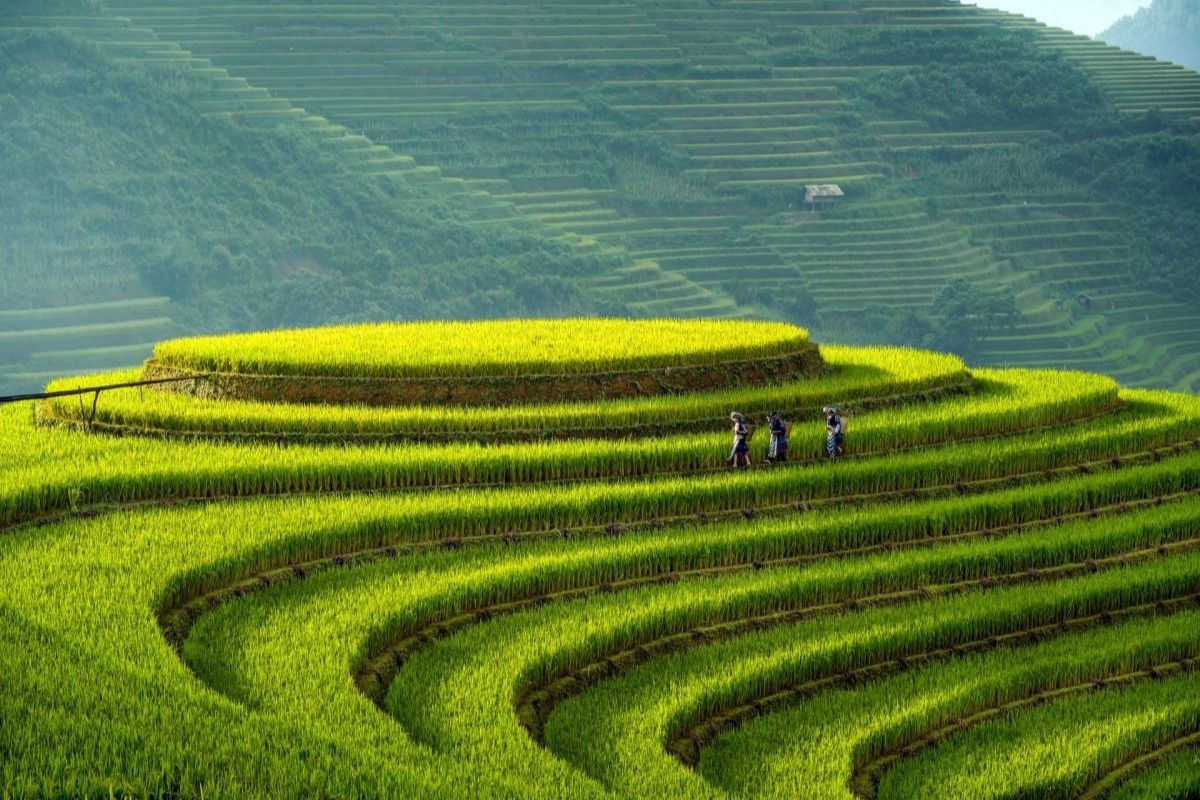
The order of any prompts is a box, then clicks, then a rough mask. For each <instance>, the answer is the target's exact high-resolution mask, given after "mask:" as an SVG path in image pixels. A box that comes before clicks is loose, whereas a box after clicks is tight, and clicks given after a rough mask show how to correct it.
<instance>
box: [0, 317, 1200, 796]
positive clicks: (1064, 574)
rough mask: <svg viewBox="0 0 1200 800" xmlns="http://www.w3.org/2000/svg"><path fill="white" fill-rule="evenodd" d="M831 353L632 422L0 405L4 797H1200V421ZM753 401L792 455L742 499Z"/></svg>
mask: <svg viewBox="0 0 1200 800" xmlns="http://www.w3.org/2000/svg"><path fill="white" fill-rule="evenodd" d="M589 324H591V323H587V322H580V323H573V325H574V326H575V332H574V341H577V342H586V341H588V340H589V338H592V339H594V338H595V331H594V330H591V329H589V328H588V325H589ZM482 330H483V329H482V328H480V331H481V332H482ZM689 330H690V332H691V337H690V338H691V340H692V342H693V343H694V345H695V347H694V348H693V349H692V350H691V355H690V356H688V355H686V354H684V355H683V356H682V357H681V361H680V363H681V364H686V363H688V362H689V359H690V360H691V361H692V362H693V363H694V360H695V359H696V358H705V357H707V358H709V359H712V360H714V361H715V360H716V359H717V358H719V353H720V347H719V346H717V344H718V343H720V342H724V341H726V339H727V338H728V336H729V329H728V328H723V327H710V326H709V324H708V323H693V324H692V327H690V329H689ZM747 330H749V329H747ZM802 333H803V332H801V331H799V330H795V331H793V335H794V336H800V335H801V334H802ZM337 335H338V334H337V332H333V333H329V332H313V333H311V334H308V335H306V340H307V341H310V342H320V341H322V337H325V338H324V341H325V345H324V346H323V347H320V348H318V349H320V350H321V351H322V352H325V353H326V354H327V355H328V356H329V358H330V360H334V357H335V356H336V355H337V353H338V352H339V346H336V345H334V344H332V343H333V342H334V341H335V340H336V337H337ZM476 338H478V339H480V340H481V341H482V338H483V337H476ZM470 339H471V337H470V335H469V333H468V334H467V335H465V338H464V341H470ZM636 340H637V337H636V335H631V336H630V337H628V341H630V342H635V341H636ZM254 342H255V339H253V338H244V339H241V340H230V341H228V342H225V349H226V350H228V351H231V352H237V353H239V355H240V357H241V358H244V359H246V358H250V357H251V356H252V355H253V353H252V345H253V343H254ZM550 344H552V343H546V342H543V345H542V348H543V349H542V350H539V351H538V352H533V353H530V354H529V357H530V358H532V359H535V360H545V359H546V358H547V357H549V356H550V355H552V354H553V353H554V352H555V350H553V349H551V348H550ZM705 344H709V345H712V347H707V348H706V347H703V346H701V345H705ZM493 345H494V343H490V342H489V343H488V345H487V346H485V347H481V350H480V354H481V356H482V355H484V354H485V351H486V352H491V353H492V354H494V352H495V350H494V347H493ZM183 347H184V349H186V344H184V345H183ZM340 348H341V352H344V353H345V354H346V355H347V363H348V364H353V363H354V362H355V361H356V360H359V361H361V358H356V350H355V349H354V345H353V344H351V345H346V344H344V343H343V344H342V345H340ZM365 349H366V350H368V351H369V349H370V348H369V347H368V348H365ZM583 349H586V348H583ZM179 350H180V346H179V345H174V346H172V347H164V348H163V349H162V351H163V352H169V351H175V352H178V351H179ZM610 350H611V348H610ZM705 350H708V351H709V355H708V356H697V355H696V354H697V353H701V352H704V351H705ZM646 352H647V353H652V352H653V351H652V350H647V351H646ZM820 352H821V356H822V359H823V363H824V365H825V371H824V372H823V373H822V374H820V375H816V376H810V377H794V378H789V379H786V380H775V381H772V380H765V381H764V380H756V381H755V382H753V383H750V384H748V385H745V386H741V387H737V388H732V389H730V388H721V389H714V390H707V391H692V392H687V393H684V394H672V393H669V392H668V393H662V394H659V395H657V396H648V397H640V398H626V399H621V400H597V401H590V402H572V403H560V404H546V403H537V404H522V403H521V402H515V403H514V404H509V405H502V406H499V407H495V406H489V407H477V408H470V407H462V406H444V407H424V408H405V407H367V406H337V405H324V406H321V405H302V404H291V403H268V402H256V401H247V400H231V399H212V398H207V397H205V396H200V395H193V394H189V393H187V392H180V391H174V392H163V391H159V390H156V389H152V388H143V389H130V390H120V391H116V392H106V393H104V394H102V395H101V396H100V398H99V401H98V403H97V405H96V408H95V415H94V416H93V415H92V413H91V408H90V405H91V400H92V398H91V397H90V396H89V397H86V398H84V403H83V405H82V406H81V405H80V403H79V399H78V398H62V399H58V400H54V401H49V402H46V403H40V404H38V405H37V406H36V407H35V408H34V409H33V411H32V413H31V410H30V408H29V407H27V406H15V407H6V408H4V409H2V410H0V457H2V458H3V459H4V462H5V463H6V464H9V465H16V466H15V467H12V468H6V471H5V472H4V481H3V482H2V483H0V525H2V526H3V528H2V530H3V532H2V533H0V587H2V588H0V676H3V677H0V686H2V687H3V689H4V691H3V692H0V722H3V725H2V726H0V753H2V754H3V758H0V791H2V792H3V794H4V795H5V796H11V797H44V796H109V795H112V796H126V795H128V796H138V797H143V796H155V797H165V796H172V797H201V796H203V797H214V796H218V797H230V796H237V797H313V796H338V797H378V796H403V797H430V798H435V797H436V798H454V797H522V798H524V797H547V798H563V797H569V798H584V797H598V798H599V797H706V798H719V797H742V796H763V797H806V798H810V797H819V798H826V797H828V798H849V797H880V798H885V797H895V798H910V797H917V796H922V797H924V796H931V797H933V796H938V797H940V796H945V797H955V798H975V797H978V798H983V797H998V796H1030V795H1031V794H1032V793H1033V792H1035V791H1036V792H1039V793H1040V794H1039V795H1038V796H1044V797H1188V796H1192V795H1194V794H1195V793H1196V792H1197V791H1200V783H1197V780H1198V776H1200V770H1197V769H1196V763H1197V762H1196V758H1197V753H1198V752H1200V751H1198V749H1197V746H1198V745H1200V741H1198V739H1200V691H1197V686H1196V683H1197V671H1196V668H1197V666H1200V660H1197V659H1200V538H1198V536H1200V530H1198V529H1197V527H1196V520H1197V519H1198V518H1200V400H1198V399H1197V398H1196V397H1194V396H1191V395H1186V394H1178V393H1168V392H1163V391H1149V390H1138V389H1125V388H1120V387H1118V385H1117V384H1116V383H1115V382H1114V381H1113V380H1112V379H1111V378H1107V377H1102V376H1096V375H1089V374H1086V373H1078V372H1059V371H1044V370H971V371H968V370H967V369H966V368H965V367H964V365H963V364H962V362H961V361H960V360H958V359H956V358H953V357H949V356H941V355H936V354H930V353H922V352H918V351H908V350H896V349H871V348H854V347H835V346H822V347H821V348H820ZM358 355H359V356H361V354H358ZM559 357H560V358H561V356H559ZM595 357H597V358H602V359H608V360H610V364H609V366H611V367H613V368H616V367H619V366H620V365H622V364H623V363H625V362H624V361H623V360H622V359H624V358H627V356H618V357H616V358H615V360H613V359H614V356H613V355H612V353H611V352H610V353H608V354H607V355H602V354H601V351H599V350H597V351H596V354H595ZM656 357H657V356H656ZM425 363H427V364H428V365H429V368H431V369H437V368H439V367H436V366H435V364H436V363H437V362H436V361H428V360H427V361H426V362H425ZM295 366H296V368H295V369H294V370H292V371H293V372H300V371H302V370H301V369H300V368H301V367H305V368H311V364H309V365H305V364H304V363H302V362H298V363H297V364H296V365H295ZM601 366H604V365H603V364H602V365H601ZM443 368H444V367H443ZM447 369H448V368H447ZM336 372H337V371H336V370H335V371H334V373H336ZM483 372H485V373H486V370H484V371H483ZM121 377H133V376H132V375H129V374H123V375H122V376H121ZM459 377H461V369H459V368H454V369H449V371H448V372H447V375H446V379H447V380H455V379H457V378H459ZM379 379H380V380H383V379H385V378H382V377H381V378H379ZM81 382H84V381H83V379H80V380H74V379H72V380H67V381H64V382H62V383H61V384H58V385H56V386H55V387H53V388H64V387H66V386H69V385H71V384H72V383H81ZM197 385H199V384H197ZM192 388H193V389H194V388H195V387H192ZM828 403H837V404H839V405H841V406H842V407H843V408H844V409H846V418H847V419H848V421H849V429H848V440H847V445H848V449H847V453H846V456H845V457H844V458H843V459H841V460H838V461H829V460H828V459H825V458H823V457H822V453H823V445H824V434H825V431H824V427H823V425H822V421H823V420H822V416H821V413H820V410H821V406H822V405H825V404H828ZM735 407H736V408H737V409H738V410H741V411H743V412H745V413H746V414H747V416H748V418H749V419H750V420H751V421H752V422H755V423H760V422H761V421H762V417H763V415H764V414H765V413H767V412H768V411H773V410H782V411H784V412H785V415H786V417H787V418H788V419H789V420H790V421H792V422H793V425H794V427H793V434H792V448H791V460H790V461H788V462H787V463H781V464H774V465H768V464H766V463H765V462H763V461H762V458H761V456H762V451H763V450H764V449H765V445H766V442H765V438H766V435H765V433H764V432H761V431H760V432H759V433H757V434H756V435H755V436H753V437H752V439H751V447H752V450H753V461H754V466H753V467H752V468H750V469H747V470H736V471H731V470H728V469H726V468H724V465H723V458H724V456H725V455H726V453H727V452H728V446H729V435H728V433H725V432H723V430H724V429H725V428H726V426H727V424H728V413H729V411H731V410H733V408H735Z"/></svg>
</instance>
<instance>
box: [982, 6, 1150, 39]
mask: <svg viewBox="0 0 1200 800" xmlns="http://www.w3.org/2000/svg"><path fill="white" fill-rule="evenodd" d="M977 4H978V5H980V6H983V7H986V8H998V9H1001V10H1003V11H1011V12H1013V13H1015V14H1024V15H1025V16H1027V17H1033V18H1035V19H1038V20H1041V21H1042V22H1044V23H1046V24H1047V25H1054V26H1055V27H1059V28H1066V29H1067V30H1070V31H1074V32H1075V33H1082V34H1084V35H1085V36H1095V35H1097V34H1098V33H1100V32H1101V31H1103V30H1104V29H1105V28H1107V27H1108V26H1110V25H1112V24H1113V23H1114V22H1115V21H1116V20H1118V19H1120V18H1121V17H1123V16H1126V15H1128V14H1133V13H1136V12H1137V11H1138V10H1139V9H1141V8H1144V7H1145V6H1147V5H1149V0H1055V2H1053V3H1047V2H1045V0H979V2H978V3H977Z"/></svg>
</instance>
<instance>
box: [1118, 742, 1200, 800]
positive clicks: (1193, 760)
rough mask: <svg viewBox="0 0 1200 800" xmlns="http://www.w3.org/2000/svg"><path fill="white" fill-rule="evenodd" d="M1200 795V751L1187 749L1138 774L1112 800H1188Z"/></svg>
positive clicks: (1119, 789) (1119, 787) (1199, 748)
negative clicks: (1199, 793)
mask: <svg viewBox="0 0 1200 800" xmlns="http://www.w3.org/2000/svg"><path fill="white" fill-rule="evenodd" d="M1198 792H1200V747H1192V748H1188V749H1184V750H1182V751H1180V752H1177V753H1175V754H1174V755H1171V756H1169V757H1168V758H1166V759H1164V760H1163V761H1162V762H1161V763H1158V764H1154V765H1152V766H1150V767H1148V768H1146V769H1145V770H1143V771H1142V772H1140V773H1135V774H1134V775H1133V776H1132V777H1130V778H1129V779H1128V781H1127V782H1126V783H1124V784H1123V785H1121V786H1118V787H1117V788H1116V789H1115V790H1114V791H1113V792H1112V794H1111V795H1109V796H1110V797H1111V798H1112V800H1187V798H1189V797H1195V796H1196V794H1197V793H1198Z"/></svg>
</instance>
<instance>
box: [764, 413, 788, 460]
mask: <svg viewBox="0 0 1200 800" xmlns="http://www.w3.org/2000/svg"><path fill="white" fill-rule="evenodd" d="M767 423H768V425H770V428H771V442H770V444H768V445H767V461H771V462H775V463H779V462H783V461H787V456H788V435H789V434H790V433H791V427H792V426H791V425H789V424H787V423H786V422H784V421H783V415H781V414H780V413H779V412H778V411H772V412H771V416H770V417H769V418H768V420H767Z"/></svg>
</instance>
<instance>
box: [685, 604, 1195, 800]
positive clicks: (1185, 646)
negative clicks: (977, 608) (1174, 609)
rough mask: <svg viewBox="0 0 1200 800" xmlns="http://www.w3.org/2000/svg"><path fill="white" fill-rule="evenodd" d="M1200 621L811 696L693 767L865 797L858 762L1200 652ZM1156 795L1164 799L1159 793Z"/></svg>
mask: <svg viewBox="0 0 1200 800" xmlns="http://www.w3.org/2000/svg"><path fill="white" fill-rule="evenodd" d="M1198 623H1200V616H1198V614H1197V612H1185V613H1181V614H1178V615H1175V616H1168V617H1163V618H1158V619H1151V620H1137V621H1135V622H1130V623H1124V624H1119V625H1116V626H1114V627H1111V628H1100V629H1097V630H1091V631H1087V632H1084V633H1081V634H1075V635H1068V636H1064V637H1063V638H1061V639H1056V640H1053V641H1050V642H1048V643H1044V644H1040V645H1036V646H1031V647H1025V648H1018V649H1002V650H996V651H992V652H988V653H983V654H976V655H971V656H967V657H965V658H963V659H962V660H957V661H950V662H947V663H941V664H936V665H931V666H929V667H926V668H923V669H918V670H914V671H912V672H909V673H905V674H902V675H898V676H896V677H894V678H890V679H887V680H883V681H880V682H878V683H873V684H869V685H867V686H866V687H864V688H861V689H846V690H839V691H834V692H831V693H828V694H823V695H819V696H817V697H814V698H812V699H811V700H809V701H807V702H805V703H802V704H800V705H798V706H796V707H795V708H794V709H790V710H787V711H783V712H780V713H778V714H770V715H767V716H763V717H760V718H758V719H756V720H753V721H751V722H749V723H747V724H746V725H744V726H742V727H741V728H739V729H737V730H735V731H733V732H731V733H729V734H728V735H725V736H722V737H720V738H719V739H717V741H716V742H714V743H713V745H712V746H711V747H709V748H707V749H706V750H705V751H704V753H703V755H702V756H701V760H700V763H699V766H698V768H699V771H700V774H701V775H703V776H704V777H705V778H706V779H707V780H709V781H710V782H712V783H713V785H714V786H717V787H719V788H720V789H722V790H724V791H726V792H728V793H729V794H731V795H736V796H739V797H747V798H750V797H754V798H777V797H791V796H794V795H795V794H796V793H797V788H798V787H802V786H803V787H805V788H806V789H807V791H808V792H809V793H810V795H811V796H814V797H823V798H830V800H833V799H834V798H842V799H844V800H853V798H855V797H862V796H870V795H871V794H873V792H874V786H873V784H872V783H871V780H870V776H868V775H865V774H864V771H863V770H864V767H866V766H867V765H873V764H875V763H876V762H877V760H878V759H879V758H880V757H881V756H893V755H894V754H896V753H898V752H900V751H901V750H902V749H903V748H906V747H909V746H913V745H914V744H915V745H920V744H921V742H922V740H923V737H926V736H929V735H931V734H934V733H935V732H936V733H940V732H943V731H946V732H950V731H951V730H952V729H951V727H950V726H954V725H957V724H958V723H959V722H960V721H964V720H971V721H972V722H974V723H975V724H978V721H982V720H984V719H986V718H987V717H988V716H992V715H995V714H996V713H998V712H999V711H1000V710H1001V709H1003V708H1004V707H1005V706H1006V705H1019V704H1028V703H1029V702H1031V701H1032V700H1034V699H1036V698H1040V697H1045V696H1046V695H1048V694H1052V693H1072V692H1079V691H1081V690H1082V691H1088V692H1090V691H1092V690H1094V685H1095V682H1096V681H1106V680H1109V679H1111V678H1113V677H1116V676H1122V675H1130V674H1134V673H1137V672H1138V671H1140V670H1145V669H1147V668H1154V667H1157V666H1159V665H1163V664H1167V663H1169V662H1177V661H1179V660H1180V659H1194V658H1196V657H1197V656H1198V655H1200V625H1198ZM1156 796H1169V795H1168V794H1163V795H1156Z"/></svg>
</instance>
